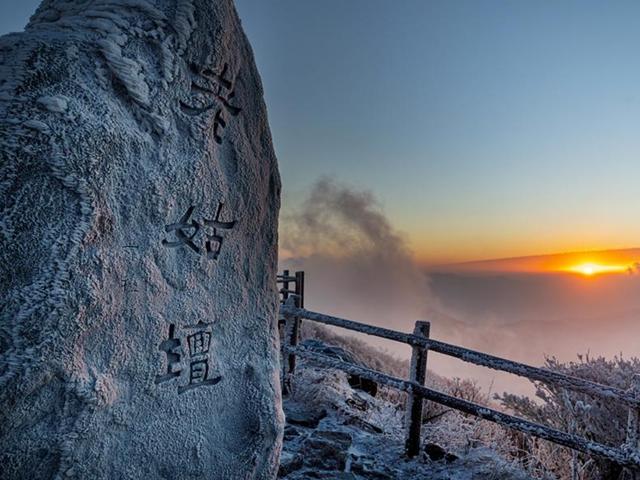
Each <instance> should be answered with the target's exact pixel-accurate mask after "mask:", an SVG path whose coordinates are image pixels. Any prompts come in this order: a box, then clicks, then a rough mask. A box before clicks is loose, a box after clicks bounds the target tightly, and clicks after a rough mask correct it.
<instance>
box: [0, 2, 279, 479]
mask: <svg viewBox="0 0 640 480" xmlns="http://www.w3.org/2000/svg"><path fill="white" fill-rule="evenodd" d="M0 142H1V143H2V146H1V155H2V157H1V161H0V245H1V247H2V248H1V250H0V267H1V273H2V277H1V280H0V298H2V309H1V312H0V445H2V447H1V448H0V465H1V467H0V469H1V471H2V472H1V473H2V475H0V476H2V478H30V479H39V478H171V479H179V478H213V479H218V478H219V479H231V478H233V479H247V478H270V477H272V476H273V475H274V474H275V472H276V471H277V458H278V455H279V450H280V442H281V428H282V412H281V402H280V394H279V387H278V378H277V372H278V358H277V355H278V351H277V335H276V324H275V311H276V304H277V299H276V292H275V274H276V243H277V214H278V208H279V193H280V192H279V190H280V182H279V176H278V171H277V165H276V159H275V156H274V153H273V148H272V145H271V138H270V133H269V128H268V125H267V119H266V112H265V107H264V103H263V100H262V88H261V84H260V80H259V77H258V74H257V72H256V68H255V65H254V62H253V57H252V53H251V49H250V47H249V44H248V42H247V40H246V38H245V36H244V34H243V32H242V29H241V27H240V22H239V20H238V17H237V15H236V12H235V10H234V7H233V5H232V3H231V1H230V0H216V1H212V0H84V1H68V0H44V2H43V4H42V5H41V6H40V7H39V8H38V10H37V12H36V13H35V14H34V15H33V17H32V18H31V21H30V23H29V25H28V26H27V28H26V31H25V32H24V33H18V34H11V35H7V36H4V37H2V38H0Z"/></svg>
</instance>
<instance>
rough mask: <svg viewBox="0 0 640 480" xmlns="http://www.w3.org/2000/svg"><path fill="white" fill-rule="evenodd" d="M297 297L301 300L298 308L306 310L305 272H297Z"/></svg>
mask: <svg viewBox="0 0 640 480" xmlns="http://www.w3.org/2000/svg"><path fill="white" fill-rule="evenodd" d="M296 295H298V297H299V298H300V300H299V301H298V307H299V308H304V272H302V271H300V272H296Z"/></svg>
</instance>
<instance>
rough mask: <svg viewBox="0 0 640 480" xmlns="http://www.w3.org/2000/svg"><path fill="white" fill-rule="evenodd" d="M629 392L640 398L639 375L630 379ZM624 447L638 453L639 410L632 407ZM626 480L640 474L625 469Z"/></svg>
mask: <svg viewBox="0 0 640 480" xmlns="http://www.w3.org/2000/svg"><path fill="white" fill-rule="evenodd" d="M629 391H630V392H632V393H634V394H635V395H636V397H638V396H640V374H638V373H636V374H634V375H633V378H632V379H631V388H630V389H629ZM624 446H625V447H626V448H627V449H629V451H633V452H635V453H640V452H638V450H639V447H640V410H638V409H637V408H634V407H629V416H628V419H627V439H626V441H625V443H624ZM625 473H626V478H631V479H634V480H635V479H640V472H638V471H636V470H630V469H627V472H625Z"/></svg>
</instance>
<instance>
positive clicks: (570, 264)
mask: <svg viewBox="0 0 640 480" xmlns="http://www.w3.org/2000/svg"><path fill="white" fill-rule="evenodd" d="M639 260H640V249H638V248H629V249H622V250H603V251H588V252H569V253H557V254H551V255H536V256H526V257H515V258H504V259H491V260H482V261H477V262H465V263H456V264H449V265H444V266H436V267H431V268H430V269H431V270H442V271H460V272H478V273H480V272H511V273H538V274H541V273H565V274H567V273H569V274H578V275H582V276H585V277H594V276H598V275H604V274H618V275H620V274H629V273H633V272H635V271H636V270H637V265H638V261H639Z"/></svg>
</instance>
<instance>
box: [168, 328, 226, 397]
mask: <svg viewBox="0 0 640 480" xmlns="http://www.w3.org/2000/svg"><path fill="white" fill-rule="evenodd" d="M185 328H186V329H187V330H193V331H194V332H193V333H191V334H189V335H187V345H188V349H189V351H188V353H189V355H188V360H189V376H188V378H187V380H188V382H187V383H186V384H183V385H179V386H178V394H182V393H184V392H186V391H189V390H192V389H194V388H197V387H204V386H211V385H216V384H217V383H219V382H220V381H221V380H222V376H220V375H217V376H214V375H213V374H212V371H211V368H210V361H211V359H210V358H209V353H210V350H211V339H212V332H211V329H210V324H207V323H204V322H202V321H200V322H198V323H197V325H193V326H187V327H185ZM181 343H182V340H181V339H180V338H176V336H175V325H173V324H172V325H170V326H169V338H168V339H167V340H164V341H163V342H162V343H161V344H160V346H159V350H160V351H163V352H165V353H166V355H167V373H165V374H162V375H156V379H155V384H156V385H157V384H159V383H163V382H166V381H168V380H171V379H174V378H179V377H181V376H182V372H183V370H182V369H181V368H178V366H179V365H180V359H181V358H182V356H183V354H182V353H183V352H182V347H181Z"/></svg>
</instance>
